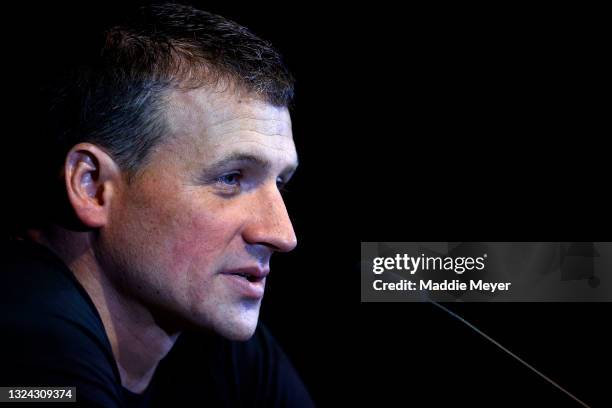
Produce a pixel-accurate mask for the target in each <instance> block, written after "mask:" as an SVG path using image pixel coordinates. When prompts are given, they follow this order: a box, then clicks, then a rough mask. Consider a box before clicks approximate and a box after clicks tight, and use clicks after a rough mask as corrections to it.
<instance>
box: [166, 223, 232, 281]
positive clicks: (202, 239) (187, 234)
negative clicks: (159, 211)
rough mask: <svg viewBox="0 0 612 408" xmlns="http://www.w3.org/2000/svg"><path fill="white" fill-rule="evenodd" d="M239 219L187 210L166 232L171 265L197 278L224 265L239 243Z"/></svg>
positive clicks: (178, 270) (178, 271)
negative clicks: (233, 246) (170, 229)
mask: <svg viewBox="0 0 612 408" xmlns="http://www.w3.org/2000/svg"><path fill="white" fill-rule="evenodd" d="M238 227H239V226H238V225H237V223H236V221H235V218H232V217H228V216H223V215H219V214H215V213H212V212H209V213H208V214H202V213H197V214H195V213H184V214H182V216H181V219H180V221H178V222H176V223H173V225H172V227H171V228H172V231H170V232H168V234H166V238H170V237H171V239H169V240H168V241H167V242H168V244H169V247H168V255H169V258H170V259H169V262H170V265H169V266H170V267H171V268H172V269H173V270H175V271H176V272H177V273H181V272H183V273H187V274H188V277H191V278H195V277H197V276H200V275H201V274H203V273H205V274H208V273H211V272H213V270H215V269H217V268H219V267H222V266H223V262H224V260H225V258H226V257H227V256H229V255H230V253H231V249H232V245H238V242H237V238H238V237H237V235H238V231H239V228H238Z"/></svg>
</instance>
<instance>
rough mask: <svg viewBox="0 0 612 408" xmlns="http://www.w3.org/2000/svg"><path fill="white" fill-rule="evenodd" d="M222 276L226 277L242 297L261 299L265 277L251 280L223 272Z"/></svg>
mask: <svg viewBox="0 0 612 408" xmlns="http://www.w3.org/2000/svg"><path fill="white" fill-rule="evenodd" d="M223 276H225V277H226V278H228V279H229V281H230V282H231V284H232V286H233V287H234V288H235V289H236V290H237V291H238V292H239V293H240V294H241V295H242V296H244V297H249V298H253V299H261V298H262V297H263V295H264V289H265V286H266V278H263V279H261V280H259V281H257V282H251V281H249V280H248V279H245V278H243V277H242V276H239V275H232V274H223Z"/></svg>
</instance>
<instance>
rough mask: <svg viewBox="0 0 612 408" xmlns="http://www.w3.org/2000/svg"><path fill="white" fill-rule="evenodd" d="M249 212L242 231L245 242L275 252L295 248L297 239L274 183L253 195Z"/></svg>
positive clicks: (283, 202)
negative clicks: (262, 246) (265, 247)
mask: <svg viewBox="0 0 612 408" xmlns="http://www.w3.org/2000/svg"><path fill="white" fill-rule="evenodd" d="M249 210H250V211H249V212H251V215H250V217H249V222H248V223H247V224H246V226H245V228H244V230H243V237H244V240H245V241H246V242H248V243H249V244H253V245H265V246H267V247H269V248H271V249H272V250H274V251H277V252H289V251H291V250H293V249H294V248H295V247H296V245H297V237H296V236H295V231H294V230H293V225H292V224H291V220H290V219H289V214H288V213H287V207H286V206H285V201H284V200H283V197H282V195H281V194H280V192H279V191H278V188H277V187H276V184H275V183H274V184H272V185H270V186H269V187H262V188H261V190H260V191H259V192H257V193H255V195H254V197H253V202H252V205H251V208H250V209H249Z"/></svg>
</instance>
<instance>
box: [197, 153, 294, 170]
mask: <svg viewBox="0 0 612 408" xmlns="http://www.w3.org/2000/svg"><path fill="white" fill-rule="evenodd" d="M244 162H246V163H251V164H254V165H255V166H257V167H260V168H262V169H264V170H266V171H269V170H270V169H271V168H272V163H270V161H269V160H267V159H265V158H263V157H261V156H258V155H256V154H253V153H240V152H234V153H231V154H229V155H228V156H225V157H224V158H222V159H220V160H218V161H216V162H214V163H213V164H212V165H210V166H207V167H208V168H207V169H206V172H207V173H209V172H215V171H217V170H219V169H222V168H224V167H226V166H228V165H230V164H233V163H244ZM298 164H299V163H298V162H297V161H296V162H295V163H292V164H289V165H288V166H286V167H285V168H284V169H283V171H282V173H288V174H289V175H291V174H293V172H295V169H297V166H298Z"/></svg>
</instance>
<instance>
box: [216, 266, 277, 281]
mask: <svg viewBox="0 0 612 408" xmlns="http://www.w3.org/2000/svg"><path fill="white" fill-rule="evenodd" d="M222 273H223V274H226V275H240V274H244V275H249V276H252V277H254V278H257V279H262V278H265V277H266V276H268V274H269V273H270V269H269V268H259V267H257V266H253V267H246V268H236V269H228V270H226V271H224V272H222Z"/></svg>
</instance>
